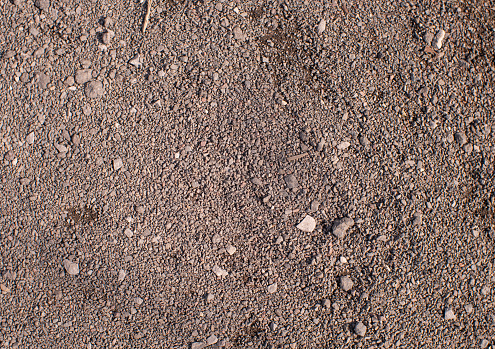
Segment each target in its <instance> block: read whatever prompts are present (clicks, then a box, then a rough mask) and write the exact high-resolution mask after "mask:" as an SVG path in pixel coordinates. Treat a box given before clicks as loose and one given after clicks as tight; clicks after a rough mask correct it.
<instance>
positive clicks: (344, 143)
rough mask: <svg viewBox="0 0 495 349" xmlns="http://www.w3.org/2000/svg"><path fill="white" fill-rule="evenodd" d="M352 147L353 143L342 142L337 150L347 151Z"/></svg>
mask: <svg viewBox="0 0 495 349" xmlns="http://www.w3.org/2000/svg"><path fill="white" fill-rule="evenodd" d="M350 145H351V143H349V142H342V143H340V144H339V145H337V149H338V150H345V149H347V148H349V146H350Z"/></svg>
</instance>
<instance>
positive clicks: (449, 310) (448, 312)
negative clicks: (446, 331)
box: [444, 308, 456, 320]
mask: <svg viewBox="0 0 495 349" xmlns="http://www.w3.org/2000/svg"><path fill="white" fill-rule="evenodd" d="M444 319H445V320H455V319H456V316H455V314H454V311H453V310H452V308H446V309H445V312H444Z"/></svg>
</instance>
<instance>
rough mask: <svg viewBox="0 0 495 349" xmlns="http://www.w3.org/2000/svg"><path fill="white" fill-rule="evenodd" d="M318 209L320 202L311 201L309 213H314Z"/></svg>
mask: <svg viewBox="0 0 495 349" xmlns="http://www.w3.org/2000/svg"><path fill="white" fill-rule="evenodd" d="M319 208H320V202H319V201H318V200H313V201H311V208H310V210H311V212H316V211H318V209H319Z"/></svg>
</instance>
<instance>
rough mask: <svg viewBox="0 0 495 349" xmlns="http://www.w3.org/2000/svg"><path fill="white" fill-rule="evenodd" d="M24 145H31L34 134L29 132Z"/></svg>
mask: <svg viewBox="0 0 495 349" xmlns="http://www.w3.org/2000/svg"><path fill="white" fill-rule="evenodd" d="M26 143H27V144H29V145H33V143H34V132H31V133H30V134H28V135H27V136H26Z"/></svg>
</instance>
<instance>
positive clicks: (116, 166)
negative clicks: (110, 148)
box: [113, 158, 123, 171]
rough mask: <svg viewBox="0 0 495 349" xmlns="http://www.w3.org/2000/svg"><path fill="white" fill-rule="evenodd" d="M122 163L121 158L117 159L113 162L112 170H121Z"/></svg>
mask: <svg viewBox="0 0 495 349" xmlns="http://www.w3.org/2000/svg"><path fill="white" fill-rule="evenodd" d="M122 166H123V162H122V159H121V158H117V159H114V160H113V170H114V171H118V170H120V169H121V168H122Z"/></svg>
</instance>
